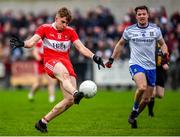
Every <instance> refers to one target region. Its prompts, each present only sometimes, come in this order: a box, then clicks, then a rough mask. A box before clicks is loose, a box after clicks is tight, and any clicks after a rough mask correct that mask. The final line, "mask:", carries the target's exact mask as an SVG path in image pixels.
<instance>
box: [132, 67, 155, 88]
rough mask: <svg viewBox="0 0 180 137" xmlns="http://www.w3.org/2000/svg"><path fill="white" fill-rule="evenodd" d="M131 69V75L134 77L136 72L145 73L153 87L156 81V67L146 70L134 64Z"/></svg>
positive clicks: (148, 82)
mask: <svg viewBox="0 0 180 137" xmlns="http://www.w3.org/2000/svg"><path fill="white" fill-rule="evenodd" d="M129 71H130V73H131V76H132V77H133V76H134V75H135V74H137V73H139V72H142V73H144V74H145V76H146V79H147V84H148V85H149V86H151V87H154V86H155V83H156V69H151V70H146V69H144V68H143V67H141V66H139V65H132V66H130V67H129Z"/></svg>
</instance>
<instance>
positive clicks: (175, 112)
mask: <svg viewBox="0 0 180 137" xmlns="http://www.w3.org/2000/svg"><path fill="white" fill-rule="evenodd" d="M133 96H134V92H113V91H111V92H109V91H104V92H101V91H98V93H97V95H96V96H95V97H94V98H92V99H83V100H82V101H81V104H80V105H74V106H73V107H72V108H71V109H69V110H68V111H66V112H65V113H64V114H63V115H61V116H59V117H57V118H56V119H54V120H53V121H51V122H50V123H49V124H48V130H49V132H48V133H47V134H42V133H39V132H38V131H36V130H35V128H34V124H35V122H36V121H37V120H39V118H41V117H42V116H44V115H45V114H46V113H47V112H48V111H50V110H51V108H52V107H53V106H54V105H55V103H54V104H50V103H48V94H47V92H42V91H40V92H38V93H37V94H36V96H35V101H34V102H29V101H28V100H27V91H25V90H13V91H8V90H7V92H4V91H2V90H0V136H9V135H11V136H121V135H128V136H136V135H138V136H141V135H143V136H147V135H154V136H178V135H180V101H179V99H180V92H170V91H167V92H166V94H165V97H164V98H163V99H161V100H160V99H156V103H155V110H154V111H155V117H153V118H150V117H148V115H147V109H146V110H145V111H144V112H143V113H142V114H141V115H140V116H139V118H138V126H139V127H138V129H131V128H130V125H129V124H128V123H127V118H128V115H129V113H130V111H131V108H132V104H133ZM61 98H62V96H61V93H60V92H56V100H57V101H56V103H57V102H58V100H60V99H61Z"/></svg>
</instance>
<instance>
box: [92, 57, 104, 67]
mask: <svg viewBox="0 0 180 137" xmlns="http://www.w3.org/2000/svg"><path fill="white" fill-rule="evenodd" d="M93 60H94V62H96V63H97V64H98V69H100V66H102V67H103V68H105V65H104V63H103V60H102V58H101V57H99V56H96V55H94V56H93Z"/></svg>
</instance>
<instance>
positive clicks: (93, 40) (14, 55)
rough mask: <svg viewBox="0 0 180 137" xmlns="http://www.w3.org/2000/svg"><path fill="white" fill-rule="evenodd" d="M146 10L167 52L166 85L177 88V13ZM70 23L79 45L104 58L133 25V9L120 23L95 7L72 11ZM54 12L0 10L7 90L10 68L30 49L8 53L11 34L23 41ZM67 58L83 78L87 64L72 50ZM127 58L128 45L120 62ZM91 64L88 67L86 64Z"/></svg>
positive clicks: (28, 56)
mask: <svg viewBox="0 0 180 137" xmlns="http://www.w3.org/2000/svg"><path fill="white" fill-rule="evenodd" d="M149 8H150V21H151V22H154V23H156V24H157V25H158V26H159V27H160V28H161V31H162V34H163V37H164V39H165V41H166V44H167V46H168V49H169V53H170V70H169V71H168V73H167V85H168V87H169V88H173V89H177V88H179V86H180V12H179V11H175V12H174V13H172V14H171V15H168V14H167V11H166V8H165V7H163V6H160V7H158V8H152V7H149ZM72 14H73V20H72V22H71V23H70V24H69V25H70V26H72V27H74V28H75V29H76V31H77V33H78V34H79V37H80V39H81V40H82V41H83V43H84V44H85V45H86V46H87V47H88V48H89V49H91V50H92V51H94V52H95V53H96V54H97V55H99V56H102V57H103V58H104V59H108V57H109V56H110V55H111V54H112V50H113V48H114V46H115V44H116V43H117V40H119V38H120V37H121V35H122V33H123V31H124V29H125V28H126V27H128V26H130V25H132V24H134V23H135V22H136V20H135V15H134V11H133V8H129V9H127V13H126V14H125V15H124V17H123V18H122V19H121V20H117V19H116V17H115V15H114V14H113V12H112V10H111V9H109V8H107V7H105V6H102V5H99V6H97V7H95V8H94V9H91V10H88V11H87V12H86V13H83V14H82V12H81V11H80V10H78V9H75V10H73V11H72ZM54 16H55V13H49V12H47V11H42V12H39V13H38V14H35V13H34V12H33V11H32V12H28V13H25V12H22V11H19V12H17V11H16V12H15V11H13V10H6V11H1V10H0V63H2V64H3V65H4V66H5V75H2V76H1V75H0V79H1V82H2V81H3V82H4V84H3V86H5V87H9V86H11V85H10V82H9V79H10V77H11V65H12V63H13V62H16V61H20V60H23V61H24V60H32V59H33V57H32V52H31V51H32V49H24V48H16V49H14V50H11V48H10V46H9V39H10V38H11V36H12V35H16V36H19V37H20V38H21V39H23V40H24V39H26V38H27V37H29V36H32V35H33V34H34V31H35V29H36V28H37V27H38V26H39V25H41V24H44V23H52V22H53V21H54ZM70 56H71V59H72V62H73V64H74V67H75V70H76V72H77V73H78V76H79V79H80V80H81V81H82V80H84V79H85V77H86V76H85V75H86V73H87V71H88V66H89V63H91V61H89V60H88V59H86V58H85V57H83V56H81V55H80V54H79V52H77V51H76V50H75V48H73V47H72V51H71V54H70ZM128 58H129V46H128V44H127V45H125V48H124V49H123V52H122V54H121V58H120V60H121V61H122V60H123V61H125V60H128ZM90 65H91V64H90Z"/></svg>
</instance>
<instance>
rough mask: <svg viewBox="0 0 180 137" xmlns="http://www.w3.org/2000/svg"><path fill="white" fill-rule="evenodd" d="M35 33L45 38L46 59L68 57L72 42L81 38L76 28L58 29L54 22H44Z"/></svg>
mask: <svg viewBox="0 0 180 137" xmlns="http://www.w3.org/2000/svg"><path fill="white" fill-rule="evenodd" d="M35 34H38V35H39V36H40V37H41V39H43V47H44V61H45V62H47V61H48V60H50V59H61V58H64V59H68V60H69V51H70V48H71V42H72V43H73V42H74V41H75V40H77V39H79V38H78V35H77V33H76V32H75V30H74V29H73V28H71V27H66V28H65V29H64V30H63V31H58V30H57V29H56V28H55V26H54V23H53V24H43V25H41V26H40V27H39V28H37V30H36V32H35Z"/></svg>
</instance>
